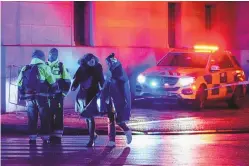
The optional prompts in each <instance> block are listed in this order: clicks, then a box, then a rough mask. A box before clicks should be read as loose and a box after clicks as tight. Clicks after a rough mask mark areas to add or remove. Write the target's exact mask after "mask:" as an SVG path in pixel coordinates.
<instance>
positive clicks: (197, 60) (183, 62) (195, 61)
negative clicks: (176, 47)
mask: <svg viewBox="0 0 249 166" xmlns="http://www.w3.org/2000/svg"><path fill="white" fill-rule="evenodd" d="M208 58H209V54H206V53H177V52H171V53H169V54H167V55H166V56H165V57H164V58H163V59H162V60H161V61H160V62H159V63H158V64H157V65H158V66H175V67H191V68H205V67H206V65H207V62H208Z"/></svg>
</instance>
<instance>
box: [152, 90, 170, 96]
mask: <svg viewBox="0 0 249 166" xmlns="http://www.w3.org/2000/svg"><path fill="white" fill-rule="evenodd" d="M153 94H154V95H161V96H169V95H170V92H167V91H160V90H154V91H153Z"/></svg>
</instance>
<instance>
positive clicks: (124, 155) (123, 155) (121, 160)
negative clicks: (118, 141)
mask: <svg viewBox="0 0 249 166" xmlns="http://www.w3.org/2000/svg"><path fill="white" fill-rule="evenodd" d="M130 151H131V148H130V147H126V148H124V150H123V152H122V153H121V155H120V156H119V157H118V158H117V159H116V160H115V161H113V162H112V164H111V166H114V165H117V164H118V165H125V162H126V159H127V157H128V156H129V154H130Z"/></svg>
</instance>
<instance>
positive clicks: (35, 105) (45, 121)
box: [26, 96, 51, 140]
mask: <svg viewBox="0 0 249 166" xmlns="http://www.w3.org/2000/svg"><path fill="white" fill-rule="evenodd" d="M26 106H27V113H28V130H29V137H30V139H31V140H36V138H37V132H38V130H37V123H38V115H39V116H40V122H41V128H40V136H41V137H42V139H43V140H48V139H49V134H50V116H51V115H50V110H49V104H48V99H47V97H41V96H38V97H36V99H34V100H26Z"/></svg>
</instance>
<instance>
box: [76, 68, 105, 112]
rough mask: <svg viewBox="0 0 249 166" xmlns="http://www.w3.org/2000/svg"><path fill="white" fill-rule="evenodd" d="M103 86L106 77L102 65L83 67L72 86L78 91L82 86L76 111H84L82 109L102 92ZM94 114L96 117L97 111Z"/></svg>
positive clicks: (77, 73) (77, 72)
mask: <svg viewBox="0 0 249 166" xmlns="http://www.w3.org/2000/svg"><path fill="white" fill-rule="evenodd" d="M103 84H104V75H103V69H102V65H101V64H100V63H97V64H96V65H95V66H94V67H89V66H88V65H81V66H80V67H79V68H78V70H77V71H76V73H75V75H74V81H73V84H72V89H77V87H78V86H79V85H80V89H79V91H78V94H77V97H76V111H77V109H82V107H85V106H86V105H88V103H89V102H90V101H91V100H92V99H93V98H94V97H96V95H97V94H98V93H99V92H100V88H99V85H100V86H101V87H102V86H103ZM92 112H93V115H92V116H96V113H97V112H96V110H92ZM83 117H84V116H83ZM87 117H91V115H87Z"/></svg>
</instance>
